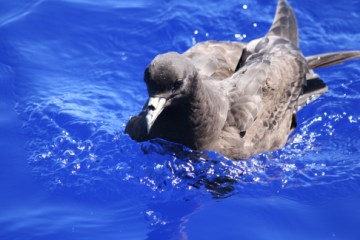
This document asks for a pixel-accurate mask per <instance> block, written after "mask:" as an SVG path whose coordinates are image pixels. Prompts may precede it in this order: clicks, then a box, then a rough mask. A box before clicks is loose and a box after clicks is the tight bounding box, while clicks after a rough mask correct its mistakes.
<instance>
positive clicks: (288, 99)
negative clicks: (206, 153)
mask: <svg viewBox="0 0 360 240" xmlns="http://www.w3.org/2000/svg"><path fill="white" fill-rule="evenodd" d="M358 57H360V52H359V51H350V52H340V53H330V54H323V55H318V56H311V57H308V58H305V57H304V56H303V55H302V53H301V51H300V49H299V48H298V30H297V24H296V19H295V15H294V13H293V11H292V9H291V8H290V6H289V4H288V3H287V1H286V0H279V1H278V6H277V10H276V15H275V19H274V22H273V24H272V26H271V28H270V30H269V32H268V33H267V34H266V35H265V36H264V37H263V38H260V39H255V40H253V41H251V42H249V43H248V44H244V43H238V42H217V41H207V42H202V43H199V44H196V45H195V46H193V47H191V48H190V49H189V50H187V51H186V52H184V53H183V54H178V53H175V52H170V53H165V54H162V55H158V56H157V57H156V58H155V59H154V60H153V61H152V62H151V63H150V64H149V66H148V67H147V69H146V70H145V82H146V84H147V88H148V93H149V100H148V101H147V103H146V104H145V105H144V107H143V109H142V111H141V112H140V113H139V115H137V116H134V117H132V118H131V119H130V120H129V122H128V124H127V126H126V129H125V132H126V133H128V134H129V135H130V136H131V138H132V139H134V140H136V141H145V140H149V139H153V138H163V139H166V140H169V141H172V142H177V143H181V144H184V145H186V146H188V147H190V148H192V149H197V150H213V151H217V152H220V153H222V154H224V155H225V156H227V157H229V158H232V159H246V158H248V157H250V156H251V155H254V154H256V153H259V152H263V151H268V150H273V149H277V148H281V147H283V146H284V144H285V143H286V140H287V138H288V136H289V134H290V133H291V131H292V130H293V129H294V128H295V127H296V111H297V110H298V109H299V108H300V107H302V106H304V105H306V104H307V103H309V102H310V101H312V100H313V99H315V98H317V97H318V96H320V95H321V94H323V93H324V92H326V90H327V87H326V85H325V84H324V83H323V82H322V80H320V79H319V78H318V76H317V75H316V74H315V73H314V72H313V70H312V69H314V68H318V67H322V66H330V65H333V64H337V63H339V62H342V61H344V60H347V59H353V58H358Z"/></svg>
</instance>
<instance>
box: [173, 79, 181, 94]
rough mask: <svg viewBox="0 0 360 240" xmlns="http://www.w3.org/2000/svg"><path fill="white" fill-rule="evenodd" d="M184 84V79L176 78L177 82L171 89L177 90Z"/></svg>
mask: <svg viewBox="0 0 360 240" xmlns="http://www.w3.org/2000/svg"><path fill="white" fill-rule="evenodd" d="M182 84H183V80H182V79H179V80H176V82H175V83H174V85H173V86H172V88H171V91H172V92H176V91H177V90H179V88H180V87H181V85H182Z"/></svg>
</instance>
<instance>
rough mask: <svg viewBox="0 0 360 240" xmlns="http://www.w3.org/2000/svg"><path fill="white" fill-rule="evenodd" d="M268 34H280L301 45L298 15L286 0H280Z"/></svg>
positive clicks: (296, 44)
mask: <svg viewBox="0 0 360 240" xmlns="http://www.w3.org/2000/svg"><path fill="white" fill-rule="evenodd" d="M266 36H279V37H282V38H285V39H288V40H289V41H290V42H292V43H293V44H294V45H295V46H297V47H298V46H299V37H298V26H297V22H296V17H295V14H294V11H293V10H292V9H291V6H290V5H289V3H288V2H287V1H286V0H279V1H278V5H277V8H276V13H275V17H274V21H273V23H272V25H271V27H270V29H269V31H268V33H267V35H266Z"/></svg>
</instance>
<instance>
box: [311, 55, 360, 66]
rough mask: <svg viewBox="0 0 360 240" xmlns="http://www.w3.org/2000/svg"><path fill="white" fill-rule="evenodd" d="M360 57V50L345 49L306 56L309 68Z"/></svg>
mask: <svg viewBox="0 0 360 240" xmlns="http://www.w3.org/2000/svg"><path fill="white" fill-rule="evenodd" d="M355 58H360V51H345V52H332V53H325V54H318V55H314V56H309V57H306V61H307V62H308V66H309V68H311V69H314V68H321V67H329V66H333V65H336V64H339V63H342V62H343V61H346V60H351V59H355Z"/></svg>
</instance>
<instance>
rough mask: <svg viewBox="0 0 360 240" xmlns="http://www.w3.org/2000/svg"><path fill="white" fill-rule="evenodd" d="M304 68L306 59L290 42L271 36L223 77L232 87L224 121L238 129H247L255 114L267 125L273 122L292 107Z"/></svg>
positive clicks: (303, 81) (298, 94) (301, 85)
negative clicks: (225, 77)
mask: <svg viewBox="0 0 360 240" xmlns="http://www.w3.org/2000/svg"><path fill="white" fill-rule="evenodd" d="M269 38H277V37H269ZM306 72H307V63H306V60H305V58H304V57H303V56H302V54H301V52H300V51H299V50H298V49H297V48H296V47H295V46H294V45H293V44H291V43H290V42H289V41H287V43H284V41H276V40H275V41H274V40H273V39H270V41H269V45H267V46H266V47H265V48H264V49H262V50H261V51H259V52H258V53H256V54H253V55H251V56H250V57H249V59H248V60H247V61H246V63H245V65H244V66H243V67H241V68H240V69H239V70H238V71H237V72H236V73H235V74H234V75H233V77H231V78H230V79H229V80H226V81H225V83H224V84H227V85H230V86H228V88H229V89H231V90H230V91H229V93H228V95H229V99H230V111H229V114H228V119H227V123H228V124H229V125H233V126H235V127H237V128H238V130H239V132H245V131H247V130H248V129H249V128H250V127H251V126H252V125H253V123H254V122H255V121H256V119H258V118H261V119H262V120H263V121H266V122H267V124H266V125H267V126H268V127H271V126H273V125H276V124H277V123H278V122H279V121H281V120H282V119H281V118H282V116H283V114H284V113H285V112H286V111H287V110H289V109H290V110H291V111H293V110H292V109H295V107H296V104H297V99H298V98H299V96H300V94H301V91H302V88H303V85H304V84H305V77H306Z"/></svg>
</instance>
